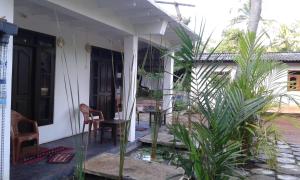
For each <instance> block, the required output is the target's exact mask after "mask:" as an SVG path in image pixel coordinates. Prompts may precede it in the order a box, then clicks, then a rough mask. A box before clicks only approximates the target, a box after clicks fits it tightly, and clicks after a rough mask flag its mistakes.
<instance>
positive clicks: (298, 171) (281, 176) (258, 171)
mask: <svg viewBox="0 0 300 180" xmlns="http://www.w3.org/2000/svg"><path fill="white" fill-rule="evenodd" d="M277 148H278V155H277V163H278V165H277V168H276V170H274V169H269V167H268V165H267V164H266V163H265V160H266V159H265V156H263V155H262V156H260V157H259V160H258V161H257V162H256V163H255V164H254V167H253V168H252V169H250V170H248V171H246V172H245V173H246V174H247V175H248V179H253V180H254V179H255V180H256V179H257V180H275V179H276V180H277V179H278V180H300V144H290V143H285V142H278V144H277Z"/></svg>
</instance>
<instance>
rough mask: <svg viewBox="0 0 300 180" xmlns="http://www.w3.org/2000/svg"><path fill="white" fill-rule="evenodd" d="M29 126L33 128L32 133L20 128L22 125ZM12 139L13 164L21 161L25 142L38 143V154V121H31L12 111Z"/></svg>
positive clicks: (37, 144)
mask: <svg viewBox="0 0 300 180" xmlns="http://www.w3.org/2000/svg"><path fill="white" fill-rule="evenodd" d="M21 124H23V125H25V124H27V126H29V127H30V126H31V128H30V130H32V131H30V132H22V131H21V130H20V129H19V127H20V125H21ZM11 139H12V146H13V163H14V164H16V162H17V161H18V160H19V155H20V152H21V146H22V143H23V142H26V141H33V140H35V141H36V153H38V146H39V130H38V125H37V123H36V121H33V120H30V119H28V118H26V117H24V116H22V115H21V114H20V113H18V112H16V111H13V110H12V111H11Z"/></svg>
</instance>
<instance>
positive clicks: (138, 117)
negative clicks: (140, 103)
mask: <svg viewBox="0 0 300 180" xmlns="http://www.w3.org/2000/svg"><path fill="white" fill-rule="evenodd" d="M137 121H138V124H140V112H138V113H137Z"/></svg>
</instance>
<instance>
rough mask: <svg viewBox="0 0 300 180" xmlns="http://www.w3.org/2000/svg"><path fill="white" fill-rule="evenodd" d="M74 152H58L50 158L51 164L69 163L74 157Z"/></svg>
mask: <svg viewBox="0 0 300 180" xmlns="http://www.w3.org/2000/svg"><path fill="white" fill-rule="evenodd" d="M74 155H75V154H74V153H58V154H55V155H54V156H52V157H50V158H49V159H48V161H47V162H48V163H50V164H61V163H69V162H70V161H71V160H72V158H73V157H74Z"/></svg>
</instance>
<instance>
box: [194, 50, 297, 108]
mask: <svg viewBox="0 0 300 180" xmlns="http://www.w3.org/2000/svg"><path fill="white" fill-rule="evenodd" d="M207 57H208V54H204V55H203V56H202V58H201V59H200V60H197V61H196V62H195V63H197V64H200V63H208V62H210V61H220V62H222V64H221V66H220V67H218V69H217V71H218V72H221V71H222V73H224V72H225V73H228V75H229V77H230V78H231V79H234V77H235V75H236V71H237V66H236V64H235V63H234V59H235V57H236V54H232V53H215V54H213V55H211V56H210V58H209V59H208V60H207ZM263 58H264V59H268V60H274V61H281V62H283V63H285V64H286V65H287V69H286V72H285V75H284V76H282V77H281V78H280V79H278V82H283V83H282V85H281V86H278V88H277V89H278V91H279V90H280V92H282V93H287V94H290V95H295V96H293V97H294V98H295V99H298V100H300V98H299V97H300V52H288V53H271V52H270V53H266V54H264V55H263ZM288 82H289V83H288ZM283 102H284V103H286V104H287V105H290V106H295V105H296V104H295V103H294V102H293V101H292V100H290V99H288V98H285V99H283ZM299 102H300V101H299Z"/></svg>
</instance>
